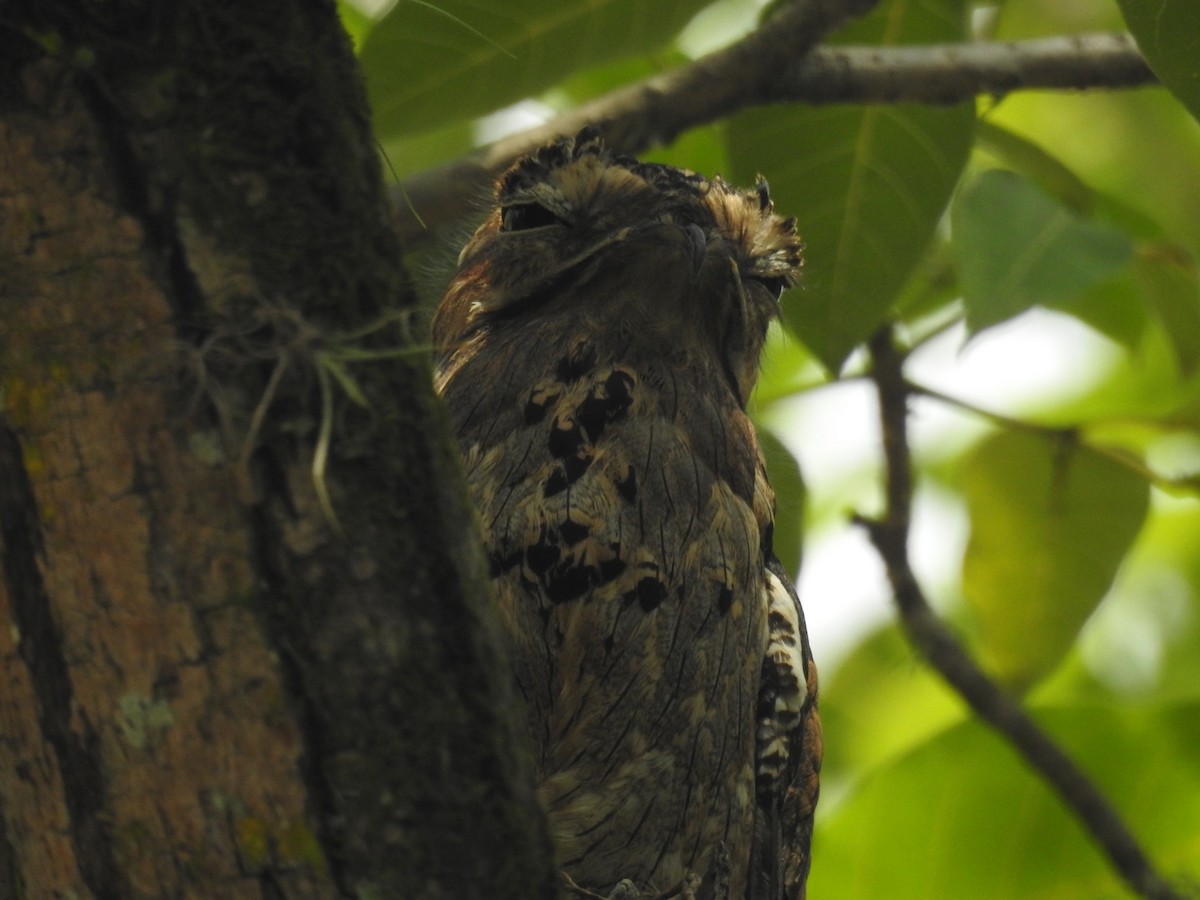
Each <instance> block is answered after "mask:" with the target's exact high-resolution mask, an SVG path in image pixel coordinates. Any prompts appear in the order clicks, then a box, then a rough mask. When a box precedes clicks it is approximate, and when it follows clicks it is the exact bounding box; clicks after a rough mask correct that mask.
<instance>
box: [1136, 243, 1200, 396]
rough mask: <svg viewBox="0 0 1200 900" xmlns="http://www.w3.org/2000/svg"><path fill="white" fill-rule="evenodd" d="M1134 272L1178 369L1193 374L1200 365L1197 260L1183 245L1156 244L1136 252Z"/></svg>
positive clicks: (1199, 311) (1199, 307)
mask: <svg viewBox="0 0 1200 900" xmlns="http://www.w3.org/2000/svg"><path fill="white" fill-rule="evenodd" d="M1134 275H1135V277H1136V279H1137V282H1138V284H1139V286H1140V287H1141V290H1142V296H1143V297H1145V299H1146V303H1147V305H1148V306H1149V307H1150V308H1151V309H1152V310H1153V311H1154V313H1155V315H1156V316H1157V317H1158V319H1159V321H1160V322H1161V323H1162V326H1163V332H1164V333H1165V334H1166V336H1167V339H1168V340H1169V341H1170V342H1171V347H1172V349H1174V351H1175V358H1176V361H1177V362H1178V363H1179V369H1180V371H1181V372H1182V373H1183V374H1184V375H1191V374H1193V373H1194V372H1195V371H1196V369H1197V366H1200V280H1198V278H1197V270H1196V261H1195V260H1194V259H1193V258H1192V257H1191V254H1189V253H1188V252H1187V251H1186V250H1185V249H1184V248H1182V247H1178V246H1173V245H1170V244H1166V243H1164V244H1158V245H1155V246H1150V247H1145V248H1143V252H1141V253H1139V254H1138V258H1137V261H1136V262H1135V264H1134Z"/></svg>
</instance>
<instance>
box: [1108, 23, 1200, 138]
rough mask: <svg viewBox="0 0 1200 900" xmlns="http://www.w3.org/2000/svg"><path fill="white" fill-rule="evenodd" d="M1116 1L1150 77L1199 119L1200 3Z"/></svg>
mask: <svg viewBox="0 0 1200 900" xmlns="http://www.w3.org/2000/svg"><path fill="white" fill-rule="evenodd" d="M1117 2H1118V5H1119V6H1120V7H1121V15H1123V16H1124V17H1125V24H1126V25H1128V26H1129V30H1130V31H1131V32H1132V33H1133V36H1134V37H1135V38H1136V39H1137V42H1138V47H1139V48H1140V49H1141V51H1142V55H1143V56H1145V57H1146V62H1148V63H1149V64H1150V68H1151V69H1153V70H1154V74H1155V75H1157V76H1158V79H1159V81H1161V82H1162V83H1163V84H1165V85H1166V86H1167V89H1168V90H1169V91H1170V92H1171V93H1172V94H1174V95H1175V96H1176V97H1177V98H1178V99H1179V102H1180V103H1182V104H1183V105H1184V106H1186V107H1187V108H1188V111H1189V112H1191V114H1192V116H1194V117H1195V118H1196V119H1198V120H1200V4H1197V3H1196V0H1117Z"/></svg>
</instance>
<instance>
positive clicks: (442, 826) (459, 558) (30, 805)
mask: <svg viewBox="0 0 1200 900" xmlns="http://www.w3.org/2000/svg"><path fill="white" fill-rule="evenodd" d="M151 6H152V7H153V9H152V11H146V10H144V9H142V8H141V7H140V6H139V5H136V4H132V3H128V4H124V3H117V4H111V3H105V4H100V3H96V4H90V3H83V4H74V3H73V4H66V3H62V4H57V3H41V4H28V5H24V6H22V5H18V6H16V7H14V8H13V9H12V10H11V11H10V13H9V14H8V15H7V16H6V20H5V22H4V23H3V24H0V60H3V61H2V62H0V391H2V393H0V617H2V618H3V620H4V622H3V624H4V625H5V627H3V628H0V896H2V897H9V896H11V897H43V896H55V895H58V896H70V895H72V892H73V893H74V895H75V896H79V897H97V898H121V900H126V898H139V897H166V896H171V897H198V898H199V897H229V898H237V897H289V898H291V897H297V898H300V897H335V896H347V897H349V896H379V897H430V898H434V897H443V896H444V897H452V896H453V897H459V896H468V897H469V896H491V897H537V896H546V897H548V896H551V895H552V893H553V891H552V887H551V880H550V879H551V865H550V853H549V847H548V842H547V840H546V837H545V832H544V826H543V823H542V821H541V818H540V814H539V812H538V811H537V808H536V805H535V803H534V800H533V792H532V779H531V776H530V770H529V766H528V762H527V759H526V758H525V756H524V753H523V750H522V745H521V741H520V740H519V739H518V733H517V730H516V728H515V727H514V722H515V721H516V720H517V719H516V710H515V709H514V706H515V702H514V699H513V697H512V696H511V693H510V691H509V689H508V679H507V677H506V676H505V674H504V673H505V672H506V669H505V663H504V659H503V652H502V649H501V644H500V640H499V632H498V631H497V630H496V628H495V624H494V622H493V621H492V618H491V615H490V610H489V608H488V607H487V605H486V603H485V602H484V585H485V578H484V571H483V567H482V562H481V556H480V554H479V552H478V550H477V546H476V540H475V536H474V533H473V527H472V523H471V519H470V513H469V510H468V507H467V505H466V503H465V500H464V498H463V494H462V492H461V488H460V479H459V474H458V471H457V464H456V461H455V453H454V451H453V448H452V445H451V443H450V440H449V439H448V438H447V437H446V431H445V429H444V427H443V423H442V422H441V419H440V415H439V411H438V408H437V406H436V404H435V401H434V398H433V395H432V391H431V387H430V383H429V373H428V365H427V363H426V361H425V357H424V351H423V350H422V349H421V347H420V344H421V343H423V342H422V341H420V340H417V341H414V340H412V338H411V336H410V335H409V334H408V331H407V327H406V321H407V320H406V319H405V317H404V316H403V315H402V309H403V306H404V304H405V303H406V301H407V299H408V292H407V288H406V286H405V284H404V283H403V281H402V279H401V275H400V271H399V267H398V259H399V252H398V248H397V246H396V244H395V240H394V237H393V232H392V228H391V223H390V221H389V219H388V214H387V207H386V203H385V200H384V198H383V196H382V189H381V185H380V180H379V169H378V163H377V160H376V155H375V150H374V145H373V143H372V140H371V137H370V131H369V127H368V116H367V112H366V109H365V104H364V102H363V99H362V92H361V89H360V86H359V84H358V76H357V72H356V70H355V68H354V63H353V58H352V55H351V54H350V51H349V47H348V46H347V44H346V40H345V37H344V35H343V33H342V32H341V29H340V27H339V26H338V23H337V20H336V15H335V12H334V9H333V6H332V4H326V3H315V2H313V3H288V2H283V0H276V2H267V3H261V4H234V3H228V2H221V3H183V4H153V5H151ZM364 354H368V355H369V357H370V358H369V359H365V358H364ZM347 376H348V377H347ZM349 379H352V381H351V380H349ZM352 400H354V401H365V406H364V405H362V404H361V403H360V402H351V401H352ZM325 450H327V451H328V452H327V457H328V459H327V462H326V463H325V464H324V467H323V475H322V477H317V478H314V476H313V474H312V471H311V470H312V467H313V465H312V464H313V458H314V454H320V453H323V452H324V451H325ZM320 486H324V487H325V488H326V489H327V491H328V495H329V496H328V505H329V506H330V507H331V508H332V512H333V514H334V515H335V516H336V523H335V522H334V521H333V520H331V518H330V515H329V513H328V511H327V510H326V509H325V508H324V507H325V504H324V503H323V501H322V496H321V491H320V489H319V488H320Z"/></svg>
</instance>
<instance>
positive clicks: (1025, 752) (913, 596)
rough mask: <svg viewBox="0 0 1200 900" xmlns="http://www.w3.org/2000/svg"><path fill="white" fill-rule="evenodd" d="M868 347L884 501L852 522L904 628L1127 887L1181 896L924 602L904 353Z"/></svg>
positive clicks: (1169, 899) (1158, 897)
mask: <svg viewBox="0 0 1200 900" xmlns="http://www.w3.org/2000/svg"><path fill="white" fill-rule="evenodd" d="M870 350H871V359H872V372H871V378H872V380H873V381H874V382H875V387H876V391H877V392H878V395H879V410H880V421H881V423H882V427H883V449H884V460H885V496H886V503H887V508H886V511H885V513H884V516H883V518H882V519H878V520H875V519H862V518H860V519H859V520H858V521H859V524H861V525H863V526H864V527H865V528H866V529H867V533H868V535H869V536H870V538H871V542H872V543H873V544H874V545H875V549H876V550H877V551H878V552H879V555H880V556H881V557H882V558H883V561H884V565H885V566H886V568H887V573H888V580H889V581H890V582H891V584H892V591H893V593H894V595H895V599H896V606H897V608H898V609H899V612H900V622H901V625H902V626H903V628H904V630H905V633H906V634H907V635H908V638H909V640H910V641H911V642H912V644H913V646H915V647H916V648H917V650H918V651H919V652H920V653H921V654H922V655H924V656H925V658H926V659H927V660H928V661H929V664H930V665H931V666H932V667H933V668H934V669H936V670H937V672H938V673H939V674H940V675H941V676H942V677H943V678H944V679H945V680H946V681H947V682H948V683H949V684H950V686H951V687H952V688H954V690H955V691H957V692H958V693H959V694H960V695H961V696H962V698H963V699H964V700H966V701H967V704H968V705H969V706H970V707H971V709H973V710H974V711H975V713H976V714H977V715H978V716H979V717H980V718H981V719H983V720H984V721H985V722H987V723H988V724H989V725H991V726H992V727H993V728H994V729H996V731H998V732H999V733H1000V734H1001V735H1002V736H1003V737H1004V738H1005V739H1006V740H1008V741H1009V742H1010V743H1012V745H1013V746H1014V747H1016V749H1017V751H1018V752H1019V753H1020V754H1021V755H1022V756H1023V757H1024V758H1025V760H1026V762H1028V763H1029V765H1030V766H1031V767H1032V768H1033V769H1034V770H1035V771H1036V772H1038V773H1040V774H1041V776H1042V778H1043V779H1045V781H1046V782H1047V783H1048V784H1049V785H1050V786H1051V787H1052V788H1054V790H1055V791H1057V792H1058V795H1059V797H1060V798H1061V799H1062V801H1063V802H1064V803H1065V804H1066V806H1067V808H1068V809H1070V810H1071V811H1072V812H1073V813H1074V814H1075V816H1076V817H1077V818H1078V819H1079V821H1080V822H1081V824H1082V825H1083V827H1084V828H1085V829H1086V830H1087V831H1088V832H1090V834H1091V835H1092V838H1093V839H1094V840H1095V841H1096V843H1097V844H1099V846H1100V848H1101V850H1102V851H1103V852H1104V853H1105V855H1106V856H1107V857H1108V859H1109V861H1110V862H1111V863H1112V866H1113V868H1114V869H1116V871H1117V872H1118V873H1119V874H1120V876H1121V877H1122V878H1123V879H1125V881H1126V882H1128V884H1129V885H1130V887H1132V888H1133V889H1134V890H1135V891H1136V892H1137V893H1138V894H1139V895H1141V896H1142V897H1146V898H1148V900H1182V896H1181V895H1180V894H1179V893H1178V892H1176V891H1175V890H1174V889H1173V888H1172V887H1171V886H1170V885H1169V884H1167V882H1166V881H1165V880H1164V879H1163V878H1162V876H1160V875H1159V874H1158V872H1157V871H1155V869H1154V867H1153V865H1152V864H1151V862H1150V860H1149V858H1148V857H1147V856H1146V854H1145V853H1144V852H1143V850H1142V848H1141V847H1140V846H1139V845H1138V843H1137V840H1136V839H1135V838H1134V837H1133V835H1132V834H1131V833H1130V832H1129V830H1128V829H1127V828H1126V827H1125V823H1124V822H1122V821H1121V818H1120V816H1118V815H1117V813H1116V811H1115V810H1114V809H1113V808H1112V806H1110V805H1109V803H1108V801H1107V800H1106V799H1105V798H1104V796H1103V795H1102V794H1101V793H1100V791H1099V789H1097V787H1096V786H1095V785H1094V784H1093V783H1092V782H1091V780H1090V779H1089V778H1088V777H1087V775H1085V774H1084V773H1083V771H1082V770H1080V768H1079V767H1078V766H1077V765H1076V764H1075V763H1074V761H1073V760H1072V759H1071V758H1070V757H1069V756H1067V755H1066V753H1064V752H1063V751H1062V750H1061V749H1060V748H1059V747H1058V745H1057V744H1055V743H1054V741H1053V740H1052V739H1051V738H1050V736H1049V735H1047V734H1046V733H1045V732H1044V731H1042V729H1041V728H1040V727H1039V726H1038V725H1037V724H1036V723H1035V722H1034V721H1033V719H1031V718H1030V717H1029V715H1028V714H1027V713H1026V712H1025V710H1024V708H1022V706H1021V704H1020V703H1019V702H1018V701H1017V700H1015V699H1014V698H1013V697H1011V696H1010V695H1009V694H1007V693H1006V692H1005V691H1003V690H1002V689H1001V688H1000V687H999V686H998V685H997V684H996V683H995V682H993V681H992V680H991V679H990V678H988V677H987V675H985V674H984V673H983V671H982V670H981V669H980V668H979V667H978V666H977V665H976V664H975V661H974V660H972V659H971V657H970V656H969V655H968V654H967V652H966V650H964V649H963V647H962V645H961V644H960V643H959V642H958V640H957V638H955V636H954V635H953V634H952V633H951V632H950V630H949V629H948V628H947V627H946V626H945V625H944V624H943V623H942V622H941V620H940V619H938V617H937V616H936V615H935V614H934V612H933V610H932V609H930V607H929V603H928V601H926V599H925V595H924V594H923V593H922V591H921V587H920V585H919V584H917V579H916V577H915V576H914V575H913V571H912V568H911V566H910V565H909V561H908V529H909V520H910V512H911V508H912V464H911V458H910V455H909V446H908V397H909V386H908V384H907V382H906V381H905V379H904V373H903V371H902V366H903V357H902V356H901V354H900V352H899V351H898V350H897V349H896V347H895V345H894V344H893V342H892V334H891V331H890V329H888V330H884V331H882V332H880V333H879V334H878V335H876V336H875V337H874V338H873V339H872V340H871V343H870Z"/></svg>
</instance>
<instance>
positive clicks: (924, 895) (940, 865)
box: [809, 703, 1200, 900]
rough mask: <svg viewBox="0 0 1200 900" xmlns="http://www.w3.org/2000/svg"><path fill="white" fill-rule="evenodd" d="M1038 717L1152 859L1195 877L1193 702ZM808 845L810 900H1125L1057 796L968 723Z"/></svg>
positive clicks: (857, 793) (853, 797) (1197, 771)
mask: <svg viewBox="0 0 1200 900" xmlns="http://www.w3.org/2000/svg"><path fill="white" fill-rule="evenodd" d="M1037 717H1038V719H1039V720H1040V721H1041V722H1042V723H1043V724H1044V725H1045V726H1046V727H1047V728H1048V729H1049V730H1050V731H1051V733H1052V734H1053V735H1054V736H1055V737H1056V738H1058V739H1059V740H1060V741H1061V742H1062V743H1063V744H1064V745H1065V747H1066V748H1067V749H1068V751H1069V752H1071V753H1072V754H1073V755H1074V756H1075V757H1076V758H1077V759H1078V760H1079V761H1080V762H1081V763H1082V765H1083V767H1084V769H1085V771H1087V772H1088V773H1089V774H1090V775H1091V776H1092V777H1093V778H1095V779H1096V781H1097V782H1098V784H1099V785H1100V787H1101V789H1102V790H1103V792H1104V793H1105V794H1106V795H1107V796H1108V797H1109V799H1110V800H1111V801H1112V802H1113V803H1114V805H1115V806H1116V807H1117V810H1118V811H1119V813H1120V814H1121V815H1122V816H1123V817H1124V818H1125V821H1126V822H1127V823H1128V824H1129V825H1130V827H1131V828H1132V829H1133V831H1134V832H1135V834H1136V835H1137V836H1138V837H1139V838H1140V839H1141V840H1142V841H1144V842H1145V844H1146V846H1147V847H1148V849H1149V851H1150V853H1151V855H1152V856H1153V857H1154V858H1155V861H1156V862H1157V863H1159V864H1160V865H1161V866H1162V868H1163V869H1165V870H1166V871H1167V872H1168V873H1175V874H1183V873H1187V874H1194V869H1193V868H1192V867H1193V866H1194V864H1195V861H1196V859H1197V858H1200V755H1198V754H1197V753H1196V741H1197V735H1200V705H1198V704H1195V703H1191V704H1181V705H1178V706H1170V707H1162V708H1156V709H1140V708H1139V709H1124V708H1114V707H1111V706H1106V705H1099V704H1096V705H1077V706H1069V707H1057V708H1054V709H1047V710H1042V711H1040V712H1039V714H1038V716H1037ZM818 812H820V810H819V809H818ZM814 846H815V847H817V848H818V849H817V852H816V853H815V854H814V857H813V871H812V877H811V878H810V880H809V894H810V896H812V897H836V898H838V900H868V898H870V900H875V898H879V897H886V898H888V900H910V898H911V900H963V898H970V900H1012V898H1018V897H1019V898H1043V900H1050V898H1054V900H1068V898H1069V900H1118V898H1120V900H1125V898H1131V897H1133V896H1134V894H1133V893H1132V892H1131V891H1130V890H1129V889H1127V888H1126V887H1125V885H1124V884H1123V883H1122V882H1120V880H1119V879H1118V878H1117V876H1116V875H1115V874H1114V873H1113V872H1112V870H1111V868H1110V866H1109V865H1108V863H1107V861H1106V860H1105V859H1103V858H1102V857H1101V855H1100V853H1099V851H1098V850H1097V849H1096V847H1095V844H1094V843H1093V842H1092V841H1091V839H1090V838H1089V837H1088V836H1087V835H1086V834H1085V832H1084V831H1083V829H1082V828H1081V826H1080V825H1079V824H1078V822H1077V821H1076V820H1075V819H1074V818H1073V817H1072V816H1071V815H1069V814H1068V813H1067V812H1066V810H1065V809H1064V808H1063V806H1062V804H1061V803H1060V801H1059V800H1058V797H1057V796H1056V795H1055V794H1053V793H1052V792H1051V791H1050V789H1049V788H1048V787H1047V786H1046V785H1045V783H1044V782H1042V781H1041V780H1040V779H1039V778H1038V777H1037V776H1036V775H1034V774H1032V773H1031V772H1030V770H1029V768H1028V767H1027V766H1026V765H1025V764H1024V763H1023V762H1022V761H1021V760H1019V759H1018V757H1017V756H1016V754H1015V753H1014V752H1013V751H1012V749H1011V748H1010V747H1009V746H1008V745H1007V744H1005V743H1004V742H1003V741H1002V740H1001V739H1000V738H998V737H997V736H996V735H995V734H993V733H992V732H991V731H990V730H988V729H987V728H985V727H984V726H983V725H981V724H980V723H978V722H977V721H972V722H967V723H963V724H961V725H957V726H955V727H953V728H950V729H948V730H947V731H945V732H943V733H942V734H939V735H937V736H936V737H934V738H933V739H931V740H929V741H928V742H927V743H925V744H924V745H923V746H921V747H920V748H919V749H917V750H915V751H914V752H912V753H910V754H908V755H906V756H904V757H901V758H899V759H896V760H894V761H893V762H891V763H890V764H888V765H885V766H883V767H881V768H879V769H877V770H875V771H873V772H872V773H871V774H870V775H868V776H867V777H866V778H865V779H864V780H863V781H862V782H861V783H860V784H859V785H858V786H857V788H856V789H855V790H853V791H852V792H851V793H850V794H849V796H848V797H846V798H845V800H844V801H843V802H842V803H841V804H840V805H838V806H837V807H836V808H834V809H833V810H831V812H830V814H828V815H826V816H825V817H818V823H817V833H816V836H815V840H814Z"/></svg>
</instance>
